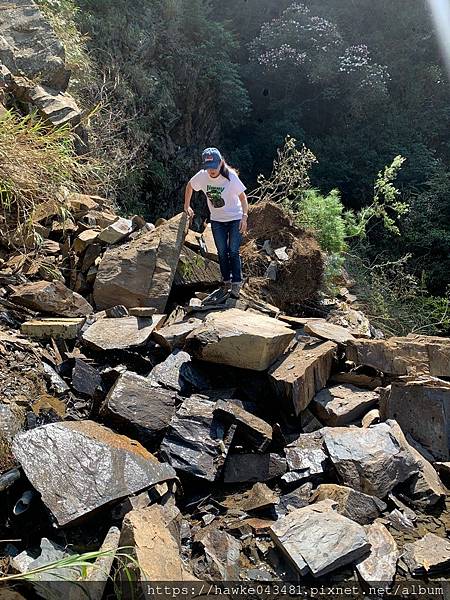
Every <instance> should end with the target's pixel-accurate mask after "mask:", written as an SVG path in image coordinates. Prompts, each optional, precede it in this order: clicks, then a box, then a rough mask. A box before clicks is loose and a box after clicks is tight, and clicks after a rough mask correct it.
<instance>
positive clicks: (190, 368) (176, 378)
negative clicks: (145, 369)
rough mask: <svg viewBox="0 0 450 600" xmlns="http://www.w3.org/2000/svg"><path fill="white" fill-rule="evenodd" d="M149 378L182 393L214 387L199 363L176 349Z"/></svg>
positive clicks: (151, 372) (157, 383)
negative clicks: (195, 362)
mask: <svg viewBox="0 0 450 600" xmlns="http://www.w3.org/2000/svg"><path fill="white" fill-rule="evenodd" d="M148 379H149V380H150V381H151V382H153V383H154V384H156V385H161V386H163V387H166V388H169V389H171V390H175V391H177V392H180V393H182V394H184V393H185V392H189V391H192V390H195V391H200V390H206V389H211V388H212V387H213V382H212V381H211V378H210V377H208V375H207V374H206V373H205V372H204V370H203V369H201V367H200V366H199V365H195V364H194V363H193V361H192V358H191V356H190V354H188V353H187V352H184V351H182V350H174V351H173V352H172V354H170V355H169V356H168V357H167V358H166V360H164V361H163V362H162V363H159V364H158V365H156V366H155V367H153V369H152V370H151V371H150V374H149V376H148Z"/></svg>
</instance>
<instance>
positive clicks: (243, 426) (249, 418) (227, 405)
mask: <svg viewBox="0 0 450 600" xmlns="http://www.w3.org/2000/svg"><path fill="white" fill-rule="evenodd" d="M214 414H215V415H217V416H218V418H219V419H223V420H224V421H225V423H230V424H234V425H236V426H237V433H238V434H239V433H241V434H242V436H243V437H245V439H246V440H248V441H249V443H250V445H251V446H253V447H254V448H255V449H256V450H258V451H259V452H264V450H266V449H267V447H268V446H269V444H270V442H271V441H272V427H271V426H270V425H269V423H267V422H266V421H263V419H260V418H259V417H257V416H255V415H253V414H252V413H249V412H248V411H246V410H245V409H244V408H242V407H241V406H239V405H238V404H237V403H235V402H226V401H224V400H218V401H217V402H216V404H215V408H214Z"/></svg>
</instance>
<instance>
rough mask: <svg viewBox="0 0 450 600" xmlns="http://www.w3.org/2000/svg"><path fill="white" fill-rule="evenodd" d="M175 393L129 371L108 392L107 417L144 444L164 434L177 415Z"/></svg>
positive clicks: (104, 410) (106, 402)
mask: <svg viewBox="0 0 450 600" xmlns="http://www.w3.org/2000/svg"><path fill="white" fill-rule="evenodd" d="M175 398H176V396H175V393H174V392H172V391H170V390H165V389H163V388H157V387H155V386H153V385H152V383H151V381H149V380H148V378H146V377H141V376H139V375H137V374H136V373H132V372H127V373H124V374H123V375H121V376H120V377H119V379H118V380H117V381H116V383H115V384H114V385H113V387H112V388H111V390H110V391H109V393H108V395H107V397H106V401H105V406H104V409H103V412H104V414H105V416H106V418H107V419H108V420H111V421H112V422H113V423H116V424H118V425H119V426H121V427H122V428H123V430H124V431H125V432H127V433H129V434H130V435H132V436H133V437H135V438H136V439H138V440H139V441H140V442H142V443H150V442H152V441H155V439H158V437H159V436H162V434H163V433H164V431H165V430H166V429H167V427H168V426H169V423H170V420H171V419H172V417H173V416H174V414H175Z"/></svg>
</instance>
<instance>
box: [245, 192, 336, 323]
mask: <svg viewBox="0 0 450 600" xmlns="http://www.w3.org/2000/svg"><path fill="white" fill-rule="evenodd" d="M248 228H249V231H248V234H247V236H246V239H245V241H244V244H243V246H242V248H241V254H242V261H243V268H244V274H245V276H246V277H248V288H249V291H251V292H254V293H256V294H258V295H259V296H261V297H262V298H263V299H264V300H266V301H268V302H270V303H271V304H275V305H276V306H278V307H279V308H280V309H282V310H284V311H289V310H292V309H293V308H294V307H295V306H296V305H299V304H301V303H302V302H304V301H306V300H310V299H312V298H314V297H315V296H316V294H317V291H318V289H319V287H320V285H321V283H322V277H323V269H324V262H323V255H322V252H321V249H320V246H319V243H318V242H317V240H316V239H315V238H314V237H313V235H311V234H310V233H308V232H306V231H304V230H302V229H300V228H298V227H296V226H295V225H294V224H293V222H292V220H291V219H290V217H289V215H288V214H287V213H286V212H285V211H284V210H283V209H282V208H281V207H280V206H279V205H277V204H274V203H272V202H260V203H258V204H255V205H253V206H251V207H250V208H249V218H248ZM265 240H269V241H270V243H271V246H272V248H273V249H276V248H280V247H283V246H286V247H287V253H288V255H289V260H287V261H286V262H283V263H279V265H278V274H277V280H276V281H271V280H269V279H267V278H266V277H265V276H264V275H265V272H266V269H267V267H268V265H269V263H270V259H269V258H268V257H267V256H266V253H265V252H264V251H261V249H260V248H261V246H262V244H263V243H264V241H265Z"/></svg>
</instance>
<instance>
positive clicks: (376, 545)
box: [356, 523, 399, 586]
mask: <svg viewBox="0 0 450 600" xmlns="http://www.w3.org/2000/svg"><path fill="white" fill-rule="evenodd" d="M367 538H368V540H369V544H370V545H371V548H370V554H369V556H368V557H367V558H365V559H364V560H362V561H360V562H358V563H356V570H357V571H358V574H359V576H360V577H361V579H363V581H365V582H366V583H376V582H381V581H382V582H383V585H386V586H388V585H390V584H391V583H392V582H393V581H394V577H395V571H396V568H397V560H398V557H399V551H398V548H397V544H396V542H395V540H394V538H393V537H392V535H391V534H390V533H389V531H388V530H387V529H386V527H385V526H384V525H383V524H382V523H374V524H373V525H369V526H368V527H367Z"/></svg>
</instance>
